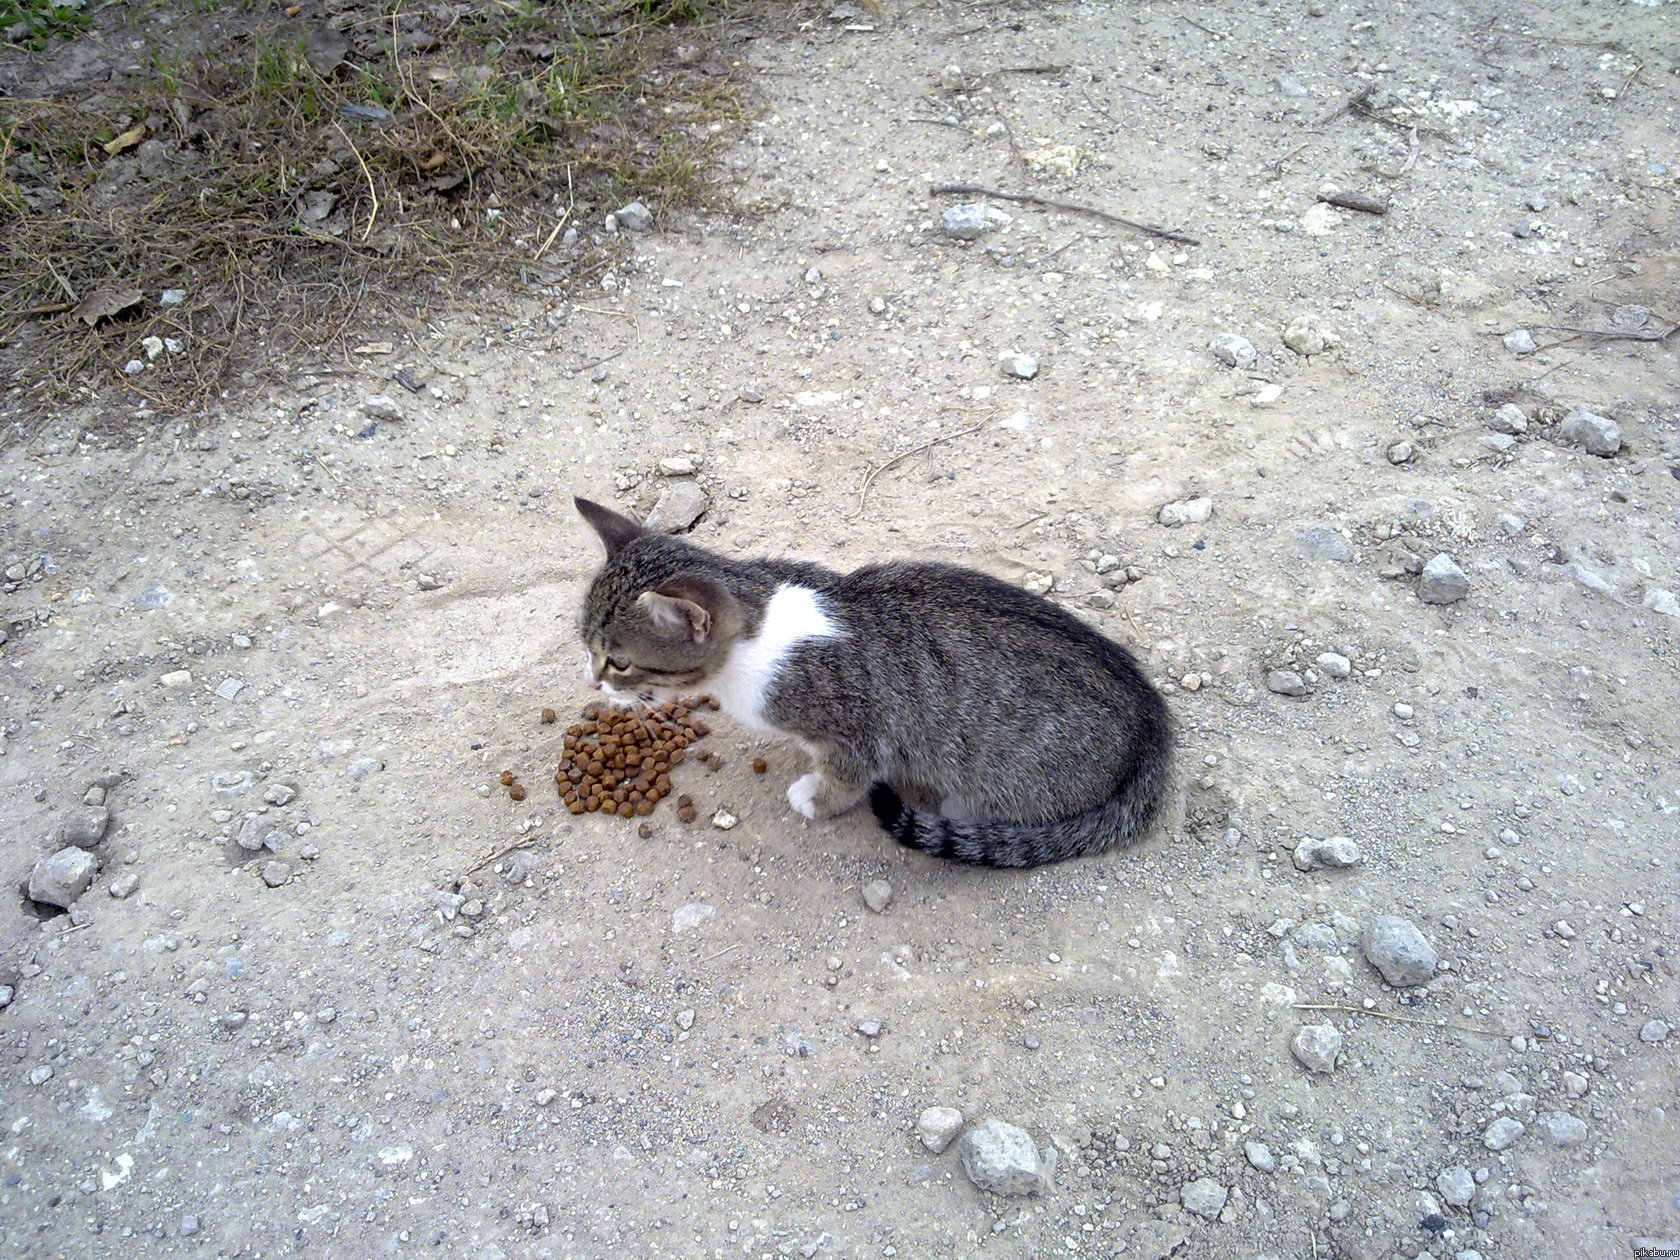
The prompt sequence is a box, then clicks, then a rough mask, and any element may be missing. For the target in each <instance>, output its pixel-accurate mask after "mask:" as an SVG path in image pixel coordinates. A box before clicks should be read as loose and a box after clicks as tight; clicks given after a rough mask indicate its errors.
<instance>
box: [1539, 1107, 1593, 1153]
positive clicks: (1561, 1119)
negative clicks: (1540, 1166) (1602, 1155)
mask: <svg viewBox="0 0 1680 1260" xmlns="http://www.w3.org/2000/svg"><path fill="white" fill-rule="evenodd" d="M1534 1127H1535V1128H1537V1129H1539V1130H1540V1136H1541V1137H1543V1138H1545V1139H1546V1141H1548V1142H1550V1143H1551V1144H1552V1145H1553V1146H1579V1145H1581V1143H1582V1142H1585V1141H1586V1140H1587V1124H1586V1121H1584V1120H1582V1119H1581V1118H1580V1117H1579V1116H1572V1115H1570V1114H1569V1113H1568V1112H1567V1111H1547V1112H1542V1113H1541V1115H1540V1118H1539V1119H1537V1120H1536V1121H1535V1122H1534Z"/></svg>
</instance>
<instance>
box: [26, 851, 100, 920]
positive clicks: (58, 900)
mask: <svg viewBox="0 0 1680 1260" xmlns="http://www.w3.org/2000/svg"><path fill="white" fill-rule="evenodd" d="M98 869H99V863H98V862H97V861H96V860H95V859H94V856H93V854H91V853H89V852H88V851H87V850H86V849H78V848H76V847H75V846H74V845H72V846H70V847H68V848H63V849H60V850H59V851H58V852H57V853H49V854H48V855H47V856H46V857H44V858H42V859H41V860H40V861H39V862H37V863H35V869H34V870H32V871H31V872H30V873H29V896H30V897H31V899H33V900H35V901H40V902H44V903H45V904H47V905H49V906H58V907H60V908H62V909H65V910H68V909H69V908H70V906H71V905H72V904H74V902H75V900H76V898H78V897H80V896H81V895H82V894H83V893H85V892H86V891H87V890H88V885H90V884H92V883H93V876H94V873H95V872H96V871H97V870H98Z"/></svg>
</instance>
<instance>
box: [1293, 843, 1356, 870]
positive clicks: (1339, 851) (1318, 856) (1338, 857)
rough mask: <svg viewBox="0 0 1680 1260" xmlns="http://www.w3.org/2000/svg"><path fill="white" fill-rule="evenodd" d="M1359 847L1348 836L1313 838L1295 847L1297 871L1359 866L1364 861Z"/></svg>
mask: <svg viewBox="0 0 1680 1260" xmlns="http://www.w3.org/2000/svg"><path fill="white" fill-rule="evenodd" d="M1364 856H1365V855H1364V854H1363V853H1361V852H1360V851H1359V845H1358V844H1357V843H1356V842H1355V841H1353V840H1350V839H1349V838H1348V837H1347V836H1330V837H1328V838H1326V839H1323V840H1316V839H1313V838H1312V837H1310V836H1309V837H1308V838H1307V839H1305V840H1303V841H1301V843H1300V844H1298V845H1296V846H1295V869H1296V870H1301V871H1311V870H1316V869H1317V868H1318V867H1321V866H1333V867H1338V868H1341V867H1349V866H1358V865H1359V863H1360V862H1361V861H1362V860H1363V859H1364Z"/></svg>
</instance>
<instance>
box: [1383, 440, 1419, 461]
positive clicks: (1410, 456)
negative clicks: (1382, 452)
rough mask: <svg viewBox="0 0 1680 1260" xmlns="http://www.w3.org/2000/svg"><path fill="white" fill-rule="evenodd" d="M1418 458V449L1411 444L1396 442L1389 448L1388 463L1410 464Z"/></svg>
mask: <svg viewBox="0 0 1680 1260" xmlns="http://www.w3.org/2000/svg"><path fill="white" fill-rule="evenodd" d="M1416 458H1417V447H1415V446H1413V445H1412V444H1411V443H1410V442H1396V443H1395V444H1394V445H1393V446H1391V447H1389V448H1388V462H1389V463H1391V464H1395V465H1399V464H1409V463H1411V462H1412V461H1413V460H1414V459H1416Z"/></svg>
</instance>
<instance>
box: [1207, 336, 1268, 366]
mask: <svg viewBox="0 0 1680 1260" xmlns="http://www.w3.org/2000/svg"><path fill="white" fill-rule="evenodd" d="M1207 348H1208V349H1209V350H1210V351H1211V352H1212V353H1213V357H1214V358H1216V359H1218V360H1219V361H1220V362H1221V363H1223V364H1224V365H1225V366H1226V367H1234V368H1244V369H1246V368H1251V367H1253V366H1254V365H1255V364H1256V363H1257V362H1259V360H1260V352H1259V351H1258V350H1256V349H1255V348H1254V343H1253V342H1252V341H1250V340H1249V339H1248V338H1247V337H1239V336H1238V335H1237V334H1236V333H1230V332H1222V333H1215V334H1214V335H1213V339H1212V340H1211V341H1209V342H1208V344H1207Z"/></svg>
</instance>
